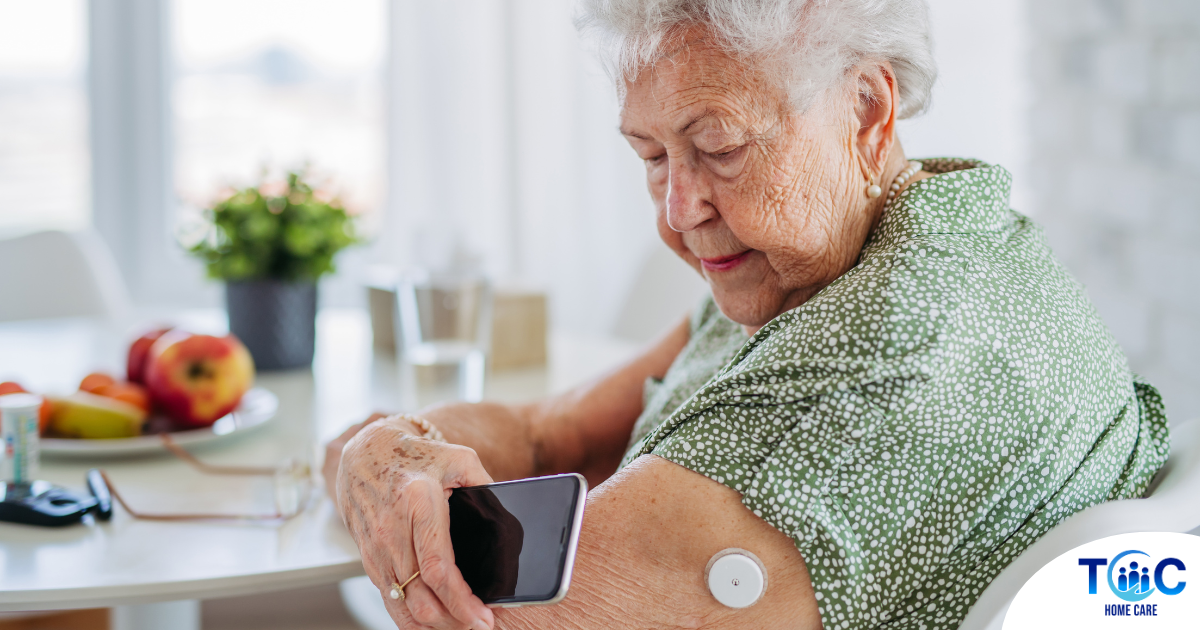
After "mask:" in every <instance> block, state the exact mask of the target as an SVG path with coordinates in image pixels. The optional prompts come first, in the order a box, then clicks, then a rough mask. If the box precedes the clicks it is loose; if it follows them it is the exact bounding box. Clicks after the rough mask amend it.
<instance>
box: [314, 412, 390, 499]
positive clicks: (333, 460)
mask: <svg viewBox="0 0 1200 630" xmlns="http://www.w3.org/2000/svg"><path fill="white" fill-rule="evenodd" d="M386 417H387V414H385V413H378V412H376V413H373V414H371V417H369V418H367V419H366V420H363V421H362V422H360V423H358V424H355V425H352V426H351V427H350V428H349V429H346V430H345V431H343V432H342V434H341V435H339V436H337V437H336V438H334V439H333V440H332V441H331V442H329V443H328V444H326V445H325V463H324V465H322V466H321V476H322V477H324V478H325V492H328V493H329V498H330V499H333V504H334V505H337V500H338V499H337V475H338V466H339V465H340V464H341V463H342V449H343V448H346V443H347V442H349V441H350V438H352V437H354V436H356V435H358V432H359V431H362V430H363V428H364V427H366V426H367V425H368V424H371V423H372V422H375V421H376V420H382V419H383V418H386Z"/></svg>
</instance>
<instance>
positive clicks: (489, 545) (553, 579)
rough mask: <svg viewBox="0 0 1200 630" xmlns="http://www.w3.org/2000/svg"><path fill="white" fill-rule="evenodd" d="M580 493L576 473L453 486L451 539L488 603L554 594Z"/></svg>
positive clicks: (462, 568) (458, 558) (466, 574)
mask: <svg viewBox="0 0 1200 630" xmlns="http://www.w3.org/2000/svg"><path fill="white" fill-rule="evenodd" d="M578 497H579V481H578V480H577V479H576V478H575V477H573V476H562V477H548V478H545V479H532V480H522V481H509V482H503V483H497V484H491V485H487V486H475V487H471V488H455V489H454V491H453V492H451V493H450V539H451V542H452V543H453V545H454V562H455V564H457V565H458V569H459V571H461V572H462V575H463V579H465V580H466V581H467V584H469V585H470V586H471V591H472V592H474V593H475V595H476V596H477V597H479V599H481V600H483V602H484V603H487V604H496V603H510V602H529V601H543V600H547V599H550V598H552V597H554V595H555V594H556V593H557V592H558V588H559V584H560V581H561V578H562V569H563V564H564V563H565V562H566V559H567V550H568V547H569V545H568V543H569V541H570V538H571V529H572V527H574V523H573V522H572V520H573V518H572V517H573V516H574V514H575V504H576V502H577V501H578Z"/></svg>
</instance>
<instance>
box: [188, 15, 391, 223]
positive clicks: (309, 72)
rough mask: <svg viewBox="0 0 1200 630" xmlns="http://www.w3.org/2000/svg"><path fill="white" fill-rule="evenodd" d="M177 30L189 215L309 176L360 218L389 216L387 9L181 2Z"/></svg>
mask: <svg viewBox="0 0 1200 630" xmlns="http://www.w3.org/2000/svg"><path fill="white" fill-rule="evenodd" d="M172 21H173V25H172V40H173V45H174V56H175V68H176V75H175V77H176V78H175V84H174V88H173V92H172V95H171V101H172V108H173V109H174V143H175V186H176V189H177V191H178V193H179V195H180V197H181V199H182V201H183V203H184V204H185V205H189V206H193V207H197V206H203V205H205V204H207V203H208V202H209V201H210V200H211V199H212V196H213V195H214V194H215V193H216V192H217V191H218V190H220V188H221V187H223V186H225V185H229V184H233V185H245V184H250V183H255V181H256V179H257V178H258V177H259V175H260V173H261V172H262V169H263V167H269V168H270V169H271V170H272V171H274V172H278V171H279V170H280V169H289V168H296V167H301V166H303V165H305V164H309V165H311V167H312V169H313V172H314V173H315V174H316V175H318V176H328V177H330V178H331V179H332V183H333V184H334V190H335V191H337V192H338V193H339V194H340V195H341V196H342V198H343V199H344V200H345V202H346V203H347V205H348V207H349V208H351V209H352V210H359V211H369V210H374V209H376V208H379V207H380V206H381V205H382V202H383V194H384V190H383V184H384V151H385V149H384V143H385V137H384V124H383V120H384V101H383V68H384V56H385V37H386V7H385V5H384V2H383V1H382V0H305V1H295V0H176V1H175V3H174V4H173V8H172Z"/></svg>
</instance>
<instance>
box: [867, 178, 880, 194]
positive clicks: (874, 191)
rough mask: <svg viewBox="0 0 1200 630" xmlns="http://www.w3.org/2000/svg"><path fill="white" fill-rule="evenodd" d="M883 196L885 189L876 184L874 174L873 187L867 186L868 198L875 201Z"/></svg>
mask: <svg viewBox="0 0 1200 630" xmlns="http://www.w3.org/2000/svg"><path fill="white" fill-rule="evenodd" d="M882 194H883V189H882V188H880V187H879V184H876V183H875V175H874V174H872V175H871V185H870V186H867V196H868V197H870V198H872V199H874V198H876V197H878V196H879V195H882Z"/></svg>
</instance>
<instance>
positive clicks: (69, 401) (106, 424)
mask: <svg viewBox="0 0 1200 630" xmlns="http://www.w3.org/2000/svg"><path fill="white" fill-rule="evenodd" d="M50 403H51V411H50V431H51V432H53V433H54V435H55V436H57V437H65V438H84V439H110V438H126V437H135V436H138V435H141V434H142V424H144V423H145V422H146V412H145V411H143V410H142V409H139V408H138V407H136V406H134V405H131V404H129V403H126V402H122V401H120V400H114V399H112V398H105V397H104V396H97V395H95V394H89V393H87V392H75V393H74V394H71V395H70V396H66V397H64V398H51V399H50Z"/></svg>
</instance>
